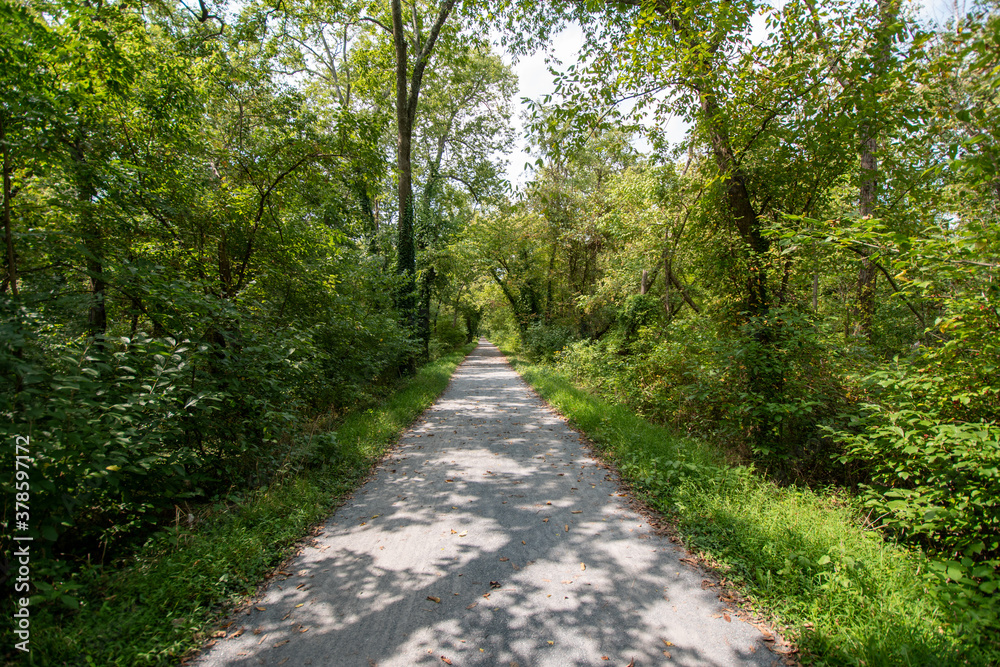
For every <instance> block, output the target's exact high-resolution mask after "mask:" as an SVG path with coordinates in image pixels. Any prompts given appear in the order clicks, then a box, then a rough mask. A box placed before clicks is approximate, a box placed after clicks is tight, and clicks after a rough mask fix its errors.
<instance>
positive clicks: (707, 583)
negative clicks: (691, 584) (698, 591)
mask: <svg viewBox="0 0 1000 667" xmlns="http://www.w3.org/2000/svg"><path fill="white" fill-rule="evenodd" d="M701 587H702V588H714V587H715V584H713V583H712V582H711V581H709V580H708V579H702V580H701Z"/></svg>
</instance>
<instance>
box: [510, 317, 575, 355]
mask: <svg viewBox="0 0 1000 667" xmlns="http://www.w3.org/2000/svg"><path fill="white" fill-rule="evenodd" d="M574 338H576V336H575V334H574V332H573V330H572V329H570V328H569V327H566V326H561V325H558V324H544V323H542V322H532V323H531V324H529V325H528V326H527V327H526V328H525V330H524V333H523V334H521V344H522V346H523V347H524V350H525V351H526V352H527V354H528V356H529V357H531V358H532V359H533V360H536V361H538V360H545V361H552V359H553V358H555V356H556V355H558V354H559V353H560V352H562V350H563V349H564V348H566V346H567V345H568V344H569V343H571V342H572V341H573V339H574Z"/></svg>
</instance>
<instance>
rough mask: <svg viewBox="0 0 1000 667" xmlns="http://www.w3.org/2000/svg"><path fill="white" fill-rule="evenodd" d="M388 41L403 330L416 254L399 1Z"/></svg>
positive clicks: (409, 310) (410, 121) (407, 95)
mask: <svg viewBox="0 0 1000 667" xmlns="http://www.w3.org/2000/svg"><path fill="white" fill-rule="evenodd" d="M392 41H393V47H394V50H395V55H396V129H397V143H396V172H397V173H396V176H397V179H398V183H397V191H396V194H397V198H398V203H399V212H398V214H399V220H398V222H397V232H396V233H397V237H396V252H397V257H396V273H397V274H399V275H400V276H402V277H403V281H402V284H401V285H400V287H399V293H398V295H397V297H396V305H397V306H398V307H399V309H400V311H401V312H400V316H401V319H402V323H403V325H404V326H410V327H412V326H413V325H414V320H413V317H414V313H413V305H414V303H413V301H414V299H413V296H414V295H413V290H414V287H415V285H414V277H415V274H416V270H417V263H416V260H417V254H416V246H415V241H414V236H413V168H412V164H411V161H410V144H411V141H412V138H413V116H412V115H411V114H410V96H411V95H413V96H414V97H416V94H417V91H415V90H414V91H410V90H409V89H408V88H409V82H408V81H407V66H408V65H409V56H408V54H407V46H406V35H405V34H404V32H403V8H402V3H401V0H392Z"/></svg>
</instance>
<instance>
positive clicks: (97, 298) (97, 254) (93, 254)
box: [72, 139, 108, 347]
mask: <svg viewBox="0 0 1000 667" xmlns="http://www.w3.org/2000/svg"><path fill="white" fill-rule="evenodd" d="M72 155H73V160H74V161H75V162H76V172H77V173H76V181H77V188H78V191H77V202H78V203H79V205H80V232H81V236H82V237H83V246H84V249H85V250H86V253H87V259H86V267H87V274H88V276H89V277H90V294H91V301H90V307H89V308H88V309H87V333H88V335H89V336H90V337H91V338H94V339H95V340H96V341H97V345H98V347H102V346H103V342H102V339H103V338H104V335H105V334H106V333H107V330H108V311H107V304H106V302H105V299H106V296H107V283H106V282H105V280H104V236H103V234H102V233H101V228H100V225H99V223H98V222H97V219H96V218H95V216H94V211H93V203H94V197H95V196H97V186H96V185H95V183H94V175H93V173H92V172H91V169H90V165H89V164H88V163H87V155H86V153H85V147H84V142H83V140H82V139H81V140H80V141H78V142H77V143H75V144H74V145H73V146H72Z"/></svg>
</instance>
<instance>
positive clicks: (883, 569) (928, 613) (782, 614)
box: [511, 357, 1000, 666]
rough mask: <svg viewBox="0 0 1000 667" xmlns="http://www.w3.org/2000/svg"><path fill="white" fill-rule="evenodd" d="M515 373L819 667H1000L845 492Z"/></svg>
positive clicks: (916, 561) (536, 372)
mask: <svg viewBox="0 0 1000 667" xmlns="http://www.w3.org/2000/svg"><path fill="white" fill-rule="evenodd" d="M511 361H512V362H513V363H514V365H515V367H516V368H517V370H518V371H519V372H520V373H521V374H522V375H523V376H524V377H525V379H526V380H527V381H528V382H529V383H531V384H532V385H533V386H534V387H535V389H536V390H537V391H538V392H539V393H540V394H541V395H542V396H543V397H544V398H545V399H546V400H548V401H549V402H550V403H551V404H552V405H554V406H555V407H556V408H557V409H558V410H560V411H561V412H562V414H563V415H565V416H566V417H567V418H568V419H570V420H571V421H572V422H573V423H574V424H575V425H576V426H578V427H579V428H580V429H582V430H583V431H584V432H586V433H587V435H588V436H589V437H590V439H591V440H593V441H594V442H595V443H596V445H597V446H598V447H599V449H600V450H601V451H602V452H603V453H604V454H605V455H606V456H607V457H608V458H610V459H611V460H612V461H614V462H615V463H616V464H617V465H618V467H619V468H620V470H621V471H622V473H623V475H624V476H625V477H626V478H627V480H628V481H629V482H630V483H632V484H633V485H634V486H635V488H636V489H637V490H638V491H639V493H640V494H642V495H643V496H644V499H645V500H646V501H647V502H649V503H650V504H651V505H653V506H654V507H656V508H657V509H659V510H661V511H663V512H664V513H666V514H667V515H669V516H670V517H672V518H673V520H674V521H675V523H676V525H677V528H678V530H679V531H680V533H681V535H682V536H683V539H684V542H685V544H686V546H687V548H689V549H691V550H692V551H695V552H699V553H700V554H701V555H702V556H704V557H705V558H706V559H707V560H708V561H709V562H711V563H713V565H714V567H716V568H717V569H718V571H719V572H720V573H721V574H722V575H723V576H725V577H726V578H727V579H728V580H729V581H730V582H732V584H733V585H734V586H735V587H736V588H737V589H738V590H739V591H740V592H741V593H742V594H743V595H744V597H745V598H746V599H747V601H748V602H749V603H750V604H751V605H752V606H753V607H754V608H755V609H756V611H757V612H758V613H762V614H764V615H766V616H769V617H770V618H771V619H772V621H774V622H775V623H776V624H778V625H779V626H781V627H782V628H783V630H784V634H785V636H786V637H787V638H789V639H790V640H792V641H794V642H795V643H796V644H797V646H798V648H799V650H800V652H801V656H802V658H803V662H806V663H808V664H814V665H868V666H871V665H990V664H992V665H996V664H1000V646H998V643H997V641H998V640H997V638H996V637H992V638H991V637H983V636H976V635H970V634H968V633H965V632H963V626H962V624H961V622H960V620H959V619H960V617H959V616H958V615H957V614H954V613H953V612H952V610H951V609H950V608H949V607H948V605H947V603H946V602H944V601H943V600H942V599H941V598H940V597H939V596H938V594H937V592H936V591H937V589H936V587H935V586H934V583H933V579H932V578H931V577H930V576H929V574H928V571H927V570H928V567H927V564H928V562H927V559H926V558H925V557H924V556H923V554H921V553H919V552H917V551H913V550H908V549H906V548H904V547H901V546H899V545H896V544H892V543H890V542H887V541H885V540H884V539H883V538H882V536H881V535H880V534H879V533H878V532H876V531H874V530H871V529H869V528H866V527H865V525H866V522H865V517H863V516H862V515H861V513H860V512H859V510H858V509H857V506H856V503H855V502H854V501H853V500H852V499H851V498H850V497H848V496H846V495H844V494H842V493H839V492H838V491H836V490H833V489H831V490H810V489H805V488H797V487H779V486H777V485H775V484H774V483H772V482H770V481H768V480H766V479H765V478H764V477H763V476H762V475H760V474H758V473H757V472H756V471H755V470H753V469H752V468H749V467H745V466H731V465H729V464H727V462H726V461H724V460H723V459H722V457H721V456H720V455H719V454H717V453H716V452H714V451H712V449H711V448H710V447H709V445H708V444H707V443H706V442H704V441H700V440H695V439H690V438H683V437H678V436H677V435H675V434H674V433H673V432H671V431H669V430H668V429H665V428H662V427H659V426H654V425H652V424H650V423H648V422H646V421H644V420H643V419H641V418H639V417H637V416H635V415H634V414H633V413H631V412H630V411H629V410H627V409H626V408H624V407H622V406H620V405H614V404H611V403H609V402H607V401H605V400H603V399H601V398H599V397H597V396H595V395H593V394H591V393H588V392H586V391H584V390H581V389H580V388H578V387H576V386H574V385H573V384H572V382H571V381H570V380H569V379H567V378H566V377H563V376H561V375H559V374H558V373H557V372H556V371H555V370H554V369H553V368H552V367H551V366H538V365H531V364H528V363H526V362H524V361H523V360H518V359H517V358H516V357H511Z"/></svg>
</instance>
